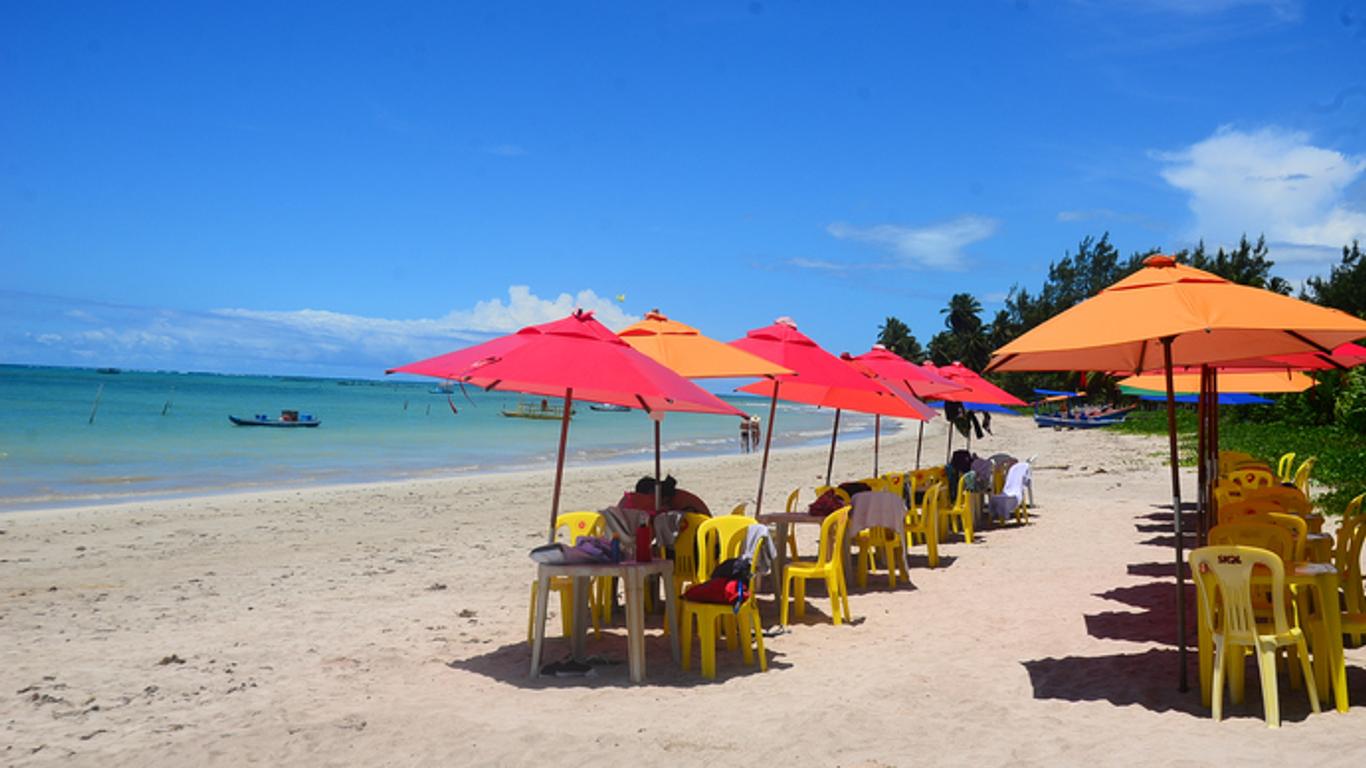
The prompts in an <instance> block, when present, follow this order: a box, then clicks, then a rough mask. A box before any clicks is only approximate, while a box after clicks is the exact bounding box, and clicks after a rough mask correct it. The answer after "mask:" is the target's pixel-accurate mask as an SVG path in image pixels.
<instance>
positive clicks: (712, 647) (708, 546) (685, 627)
mask: <svg viewBox="0 0 1366 768" xmlns="http://www.w3.org/2000/svg"><path fill="white" fill-rule="evenodd" d="M755 522H756V521H755V520H754V519H753V518H750V517H739V516H727V517H714V518H711V519H709V520H707V521H706V522H704V523H702V525H701V526H700V528H699V530H698V533H697V537H698V541H699V544H700V546H699V548H698V553H699V554H698V562H699V566H700V567H701V568H705V569H707V573H708V575H710V572H711V568H714V567H715V566H716V565H717V564H719V563H720V562H721V560H716V561H715V562H713V561H712V560H711V557H712V556H711V555H710V553H711V552H713V550H714V551H715V552H716V555H715V556H716V557H719V558H721V559H722V560H724V559H727V558H731V557H736V556H738V555H739V554H740V550H741V548H742V547H744V545H745V535H746V533H747V531H748V528H749V526H751V525H754V524H755ZM741 523H743V525H741ZM754 581H755V577H754V576H753V575H751V576H750V579H749V592H748V594H747V595H746V597H745V600H744V602H742V603H741V604H740V609H739V611H738V612H737V611H736V610H735V608H733V607H732V606H731V605H730V604H729V603H699V602H694V601H692V600H687V599H685V600H683V601H681V602H682V619H683V623H682V625H681V626H682V631H681V634H680V637H679V639H680V640H681V645H682V648H681V651H682V655H683V669H685V670H686V669H690V668H691V667H692V637H693V628H694V623H695V624H696V631H697V640H698V643H699V644H700V645H701V646H702V676H703V677H705V678H707V679H709V680H710V679H714V678H715V677H716V642H717V630H718V627H719V628H722V629H726V630H727V631H728V632H729V641H728V643H727V645H729V646H730V648H731V650H734V649H735V646H736V645H741V648H742V650H743V658H744V662H745V663H746V664H750V663H752V662H753V660H754V656H753V653H754V650H752V646H753V648H754V649H757V651H758V654H759V671H761V672H766V671H768V657H767V655H766V654H765V653H764V631H763V624H762V623H761V621H760V619H759V606H758V605H757V604H756V603H755V602H754ZM737 630H738V632H737ZM738 638H743V639H744V643H743V644H740V643H739V642H738Z"/></svg>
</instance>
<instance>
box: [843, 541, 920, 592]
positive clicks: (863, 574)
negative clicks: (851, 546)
mask: <svg viewBox="0 0 1366 768" xmlns="http://www.w3.org/2000/svg"><path fill="white" fill-rule="evenodd" d="M854 543H856V544H857V545H858V554H857V555H856V556H855V563H856V572H855V580H856V581H857V582H858V586H859V589H866V588H867V587H868V573H869V572H870V571H872V570H873V569H874V568H876V567H877V553H878V552H879V551H880V552H881V553H882V560H883V562H884V563H885V564H886V566H887V586H889V587H891V588H892V589H896V574H897V571H900V572H901V577H902V578H903V579H905V580H906V581H908V582H909V581H910V580H911V575H910V574H909V573H907V572H906V560H905V558H902V557H900V556H899V553H900V552H901V536H899V535H898V533H897V532H896V531H891V530H888V529H886V528H882V527H873V528H865V529H863V530H862V531H858V532H857V533H856V534H855V536H854Z"/></svg>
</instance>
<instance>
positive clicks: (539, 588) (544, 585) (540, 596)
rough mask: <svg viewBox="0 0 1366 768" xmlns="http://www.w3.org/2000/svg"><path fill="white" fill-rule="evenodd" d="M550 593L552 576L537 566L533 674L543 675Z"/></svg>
mask: <svg viewBox="0 0 1366 768" xmlns="http://www.w3.org/2000/svg"><path fill="white" fill-rule="evenodd" d="M549 594H550V576H548V575H546V574H545V573H544V572H542V571H541V569H540V567H537V568H536V626H535V627H534V631H533V634H532V636H531V676H532V677H540V676H541V649H542V646H543V645H545V613H546V602H547V601H548V600H549Z"/></svg>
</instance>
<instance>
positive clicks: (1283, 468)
mask: <svg viewBox="0 0 1366 768" xmlns="http://www.w3.org/2000/svg"><path fill="white" fill-rule="evenodd" d="M1294 470H1295V452H1294V451H1291V452H1290V453H1287V454H1284V455H1282V456H1281V458H1280V460H1279V461H1277V462H1276V476H1277V477H1279V478H1280V480H1281V482H1282V483H1288V482H1290V481H1291V480H1292V479H1294V477H1295V471H1294Z"/></svg>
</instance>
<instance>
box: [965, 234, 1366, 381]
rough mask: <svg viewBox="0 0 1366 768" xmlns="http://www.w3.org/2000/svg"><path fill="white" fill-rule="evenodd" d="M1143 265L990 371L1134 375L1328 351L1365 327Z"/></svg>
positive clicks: (1332, 312)
mask: <svg viewBox="0 0 1366 768" xmlns="http://www.w3.org/2000/svg"><path fill="white" fill-rule="evenodd" d="M1144 265H1145V266H1144V268H1143V269H1140V270H1139V271H1138V272H1135V273H1134V274H1132V275H1130V276H1129V277H1126V278H1125V279H1123V280H1121V281H1119V282H1118V283H1115V284H1114V285H1112V286H1110V287H1109V288H1106V289H1105V290H1103V291H1101V292H1100V293H1098V294H1096V295H1095V296H1093V297H1091V298H1090V299H1087V300H1086V301H1083V302H1082V303H1080V304H1078V305H1076V306H1075V307H1072V308H1071V309H1068V310H1066V311H1065V312H1062V313H1060V314H1058V315H1056V316H1054V317H1053V318H1051V319H1049V320H1047V321H1045V322H1043V323H1041V324H1040V325H1038V326H1037V327H1035V328H1034V329H1033V330H1030V331H1029V332H1027V333H1025V334H1023V335H1021V336H1020V337H1019V338H1017V339H1015V340H1014V341H1012V342H1010V343H1009V344H1007V345H1005V346H1004V347H1001V348H1000V349H998V350H996V352H995V353H994V354H993V356H992V362H991V365H989V366H988V367H987V370H989V371H1069V370H1070V371H1075V370H1088V371H1135V372H1141V371H1145V370H1150V369H1154V368H1157V367H1160V366H1161V365H1162V360H1163V349H1162V341H1161V340H1162V339H1165V338H1171V339H1172V344H1171V350H1172V361H1173V364H1175V365H1201V364H1205V363H1219V362H1222V361H1227V360H1238V359H1244V358H1249V357H1264V356H1269V355H1289V354H1297V353H1304V352H1319V353H1325V354H1327V353H1330V352H1331V350H1332V349H1333V348H1334V347H1337V346H1338V345H1341V344H1345V343H1347V342H1350V341H1354V340H1356V339H1359V338H1361V337H1363V336H1366V320H1360V319H1358V318H1355V317H1352V316H1351V315H1349V314H1347V313H1346V312H1341V311H1339V310H1336V309H1328V308H1326V307H1320V306H1316V305H1314V304H1310V303H1308V302H1305V301H1300V300H1298V299H1292V298H1290V297H1289V296H1281V295H1280V294H1276V293H1272V292H1271V291H1266V290H1262V289H1261V288H1253V287H1250V286H1245V285H1238V284H1236V283H1232V282H1230V281H1228V280H1225V279H1224V278H1222V277H1219V276H1218V275H1214V274H1211V273H1209V272H1205V271H1203V270H1199V269H1195V268H1194V267H1188V266H1185V265H1183V264H1178V263H1176V260H1175V259H1173V258H1172V257H1170V256H1150V257H1148V259H1147V260H1146V261H1144Z"/></svg>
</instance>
